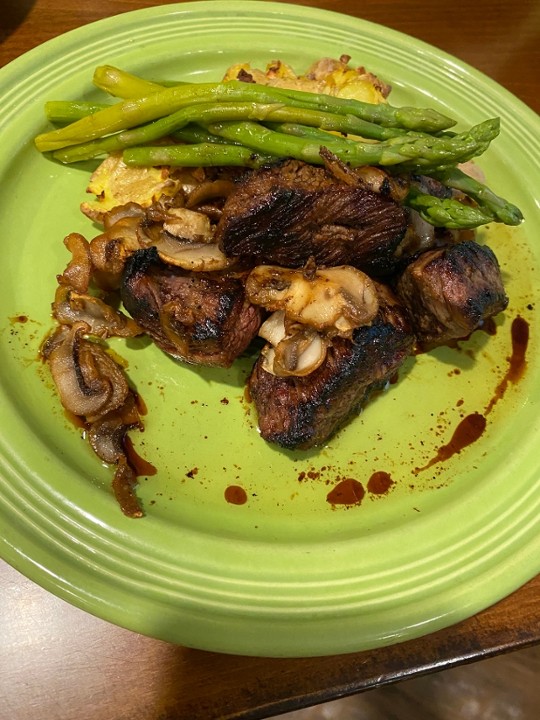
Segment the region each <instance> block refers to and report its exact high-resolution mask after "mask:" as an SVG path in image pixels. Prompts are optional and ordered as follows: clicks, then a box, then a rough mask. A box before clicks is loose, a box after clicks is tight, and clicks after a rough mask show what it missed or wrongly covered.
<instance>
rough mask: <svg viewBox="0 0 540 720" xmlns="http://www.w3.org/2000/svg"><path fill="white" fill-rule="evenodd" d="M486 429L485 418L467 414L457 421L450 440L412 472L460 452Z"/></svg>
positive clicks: (426, 467)
mask: <svg viewBox="0 0 540 720" xmlns="http://www.w3.org/2000/svg"><path fill="white" fill-rule="evenodd" d="M485 429H486V418H485V417H484V416H483V415H481V414H480V413H477V412H474V413H471V414H470V415H467V416H466V417H464V418H463V420H462V421H461V422H460V423H459V425H458V426H457V428H456V429H455V431H454V434H453V435H452V438H451V440H450V442H449V443H448V444H447V445H442V446H441V447H440V448H439V449H438V451H437V454H436V455H435V456H434V457H433V458H431V460H430V461H429V462H428V463H427V464H426V465H423V466H422V467H417V468H414V470H413V472H414V474H415V475H416V474H417V473H419V472H422V470H427V469H428V468H430V467H433V465H436V464H437V463H440V462H444V461H445V460H448V459H449V458H451V457H452V456H453V455H456V454H457V453H460V452H461V451H462V450H463V449H464V448H466V447H468V446H469V445H472V443H473V442H476V441H477V440H478V438H479V437H480V436H481V435H482V433H483V432H484V430H485Z"/></svg>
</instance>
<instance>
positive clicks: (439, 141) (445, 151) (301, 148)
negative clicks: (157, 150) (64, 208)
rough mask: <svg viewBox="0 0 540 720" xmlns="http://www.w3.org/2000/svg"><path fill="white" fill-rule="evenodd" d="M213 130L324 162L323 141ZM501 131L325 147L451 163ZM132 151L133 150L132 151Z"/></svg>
mask: <svg viewBox="0 0 540 720" xmlns="http://www.w3.org/2000/svg"><path fill="white" fill-rule="evenodd" d="M208 129H209V130H210V132H211V133H213V134H215V135H220V136H222V137H224V138H226V139H227V140H231V141H238V142H240V143H241V144H242V145H245V146H246V147H250V148H252V149H253V150H256V151H258V152H262V153H268V154H270V155H274V156H278V157H293V158H296V159H298V160H304V161H305V162H309V163H314V164H321V163H322V162H323V161H322V158H321V157H320V153H319V151H320V146H321V143H320V141H319V142H317V141H314V140H313V139H311V138H302V137H295V136H292V135H285V134H284V133H279V132H275V131H273V130H270V129H269V128H266V127H263V126H261V125H259V124H257V123H253V122H248V121H242V122H236V123H235V122H225V123H219V124H213V125H210V126H209V127H208ZM498 132H499V121H498V119H494V120H486V121H485V122H483V123H480V124H479V125H476V126H474V127H473V128H471V129H470V130H468V131H467V132H464V133H461V134H459V135H456V136H454V137H433V136H430V135H420V136H416V135H415V136H412V137H411V136H407V135H406V136H401V137H394V138H390V139H389V140H385V141H383V142H379V143H367V142H366V143H363V142H358V143H354V144H353V143H345V142H343V141H342V140H340V139H339V138H336V139H335V140H329V141H328V142H327V143H326V144H325V147H327V148H328V150H330V152H332V153H334V154H335V155H336V156H337V157H338V158H339V159H340V160H342V161H344V162H347V163H349V164H350V165H351V166H352V167H359V166H361V165H383V166H391V165H398V164H401V163H403V164H404V166H406V167H407V170H411V169H415V170H416V171H418V170H421V169H422V167H432V166H434V165H445V164H446V165H447V164H449V163H457V162H463V161H464V160H465V159H467V160H469V159H471V158H472V157H475V156H476V155H477V154H479V152H480V151H483V150H484V149H485V146H486V144H487V143H488V141H490V140H492V139H493V138H494V137H496V136H497V134H498ZM128 152H129V151H128Z"/></svg>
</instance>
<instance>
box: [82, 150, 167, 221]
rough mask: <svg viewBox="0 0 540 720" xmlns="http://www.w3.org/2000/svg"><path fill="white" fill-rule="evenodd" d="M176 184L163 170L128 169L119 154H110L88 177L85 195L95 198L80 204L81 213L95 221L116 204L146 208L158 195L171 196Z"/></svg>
mask: <svg viewBox="0 0 540 720" xmlns="http://www.w3.org/2000/svg"><path fill="white" fill-rule="evenodd" d="M177 185H178V183H177V181H175V180H172V179H171V178H170V177H169V171H168V169H167V168H154V167H148V168H142V167H141V168H132V167H128V166H127V165H125V164H124V162H123V161H122V156H121V155H120V154H112V155H110V156H109V157H108V158H107V159H106V160H104V161H103V162H102V163H101V164H100V165H99V167H98V168H97V169H96V170H95V171H94V173H93V174H92V176H91V177H90V183H89V185H88V187H87V192H88V193H91V194H92V195H95V199H94V200H88V201H86V202H83V203H82V204H81V210H82V212H83V213H84V214H85V215H87V216H88V217H90V218H92V220H97V221H99V220H100V219H101V217H102V215H103V214H104V213H106V212H108V211H109V210H111V209H112V208H114V207H117V206H118V205H125V204H126V203H128V202H134V203H138V204H139V205H141V206H142V207H149V206H150V205H151V204H152V203H153V202H155V201H156V200H158V199H159V198H160V197H161V196H162V195H167V196H170V197H172V196H173V195H174V194H175V193H176V191H177V189H178V188H177Z"/></svg>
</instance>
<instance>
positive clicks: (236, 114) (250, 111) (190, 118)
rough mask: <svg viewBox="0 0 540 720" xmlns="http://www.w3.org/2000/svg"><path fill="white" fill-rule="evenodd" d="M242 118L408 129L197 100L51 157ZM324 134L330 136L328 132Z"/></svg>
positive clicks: (372, 133) (364, 129) (387, 132)
mask: <svg viewBox="0 0 540 720" xmlns="http://www.w3.org/2000/svg"><path fill="white" fill-rule="evenodd" d="M243 119H249V120H262V121H292V122H297V121H299V120H300V121H302V122H303V123H304V124H306V125H312V126H314V127H320V128H323V129H326V130H336V131H339V132H351V133H355V134H360V133H361V134H363V135H364V136H365V137H368V138H373V139H385V138H391V137H401V136H403V135H404V134H406V133H407V131H405V130H399V129H396V128H382V127H380V126H379V125H374V124H373V123H368V122H365V121H364V120H359V119H358V118H355V117H353V116H351V115H333V114H331V113H325V112H319V111H318V110H311V109H304V108H295V107H288V106H282V105H280V104H278V103H266V104H262V103H233V102H228V103H196V104H194V105H190V106H189V107H185V108H182V109H181V110H178V111H177V112H175V113H173V114H172V115H168V116H166V117H164V118H161V119H159V120H155V121H154V122H153V123H148V124H147V125H141V126H139V127H136V128H133V129H131V130H124V131H123V132H120V133H116V134H114V135H109V136H107V137H104V138H98V139H96V140H92V141H90V142H88V143H81V144H80V145H71V146H69V147H67V148H62V149H60V150H57V151H56V152H55V153H54V154H53V157H54V158H55V159H56V160H59V161H60V162H64V163H70V162H76V161H78V160H88V159H89V158H92V157H95V156H96V155H100V154H102V153H105V152H115V151H117V150H122V149H124V148H127V147H130V146H133V145H144V144H147V143H149V142H153V141H155V140H159V139H160V138H163V137H165V136H166V135H170V134H171V133H172V132H174V131H176V130H178V129H181V128H183V127H185V126H186V125H188V124H190V123H193V122H196V123H200V124H203V125H205V124H206V125H207V124H210V123H215V122H220V121H223V120H225V121H227V120H243ZM327 137H330V138H331V136H329V135H327Z"/></svg>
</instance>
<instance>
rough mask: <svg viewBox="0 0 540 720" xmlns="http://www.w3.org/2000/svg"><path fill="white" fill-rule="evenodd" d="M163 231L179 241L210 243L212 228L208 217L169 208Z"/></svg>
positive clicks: (181, 209) (184, 209) (192, 211)
mask: <svg viewBox="0 0 540 720" xmlns="http://www.w3.org/2000/svg"><path fill="white" fill-rule="evenodd" d="M163 229H164V230H166V231H167V232H168V233H170V234H171V235H174V236H175V237H177V238H180V239H181V240H191V241H192V242H195V243H210V242H212V236H213V233H212V226H211V224H210V220H209V218H208V216H207V215H204V214H203V213H199V212H196V211H195V210H188V208H170V209H169V210H168V211H167V214H166V216H165V218H164V222H163Z"/></svg>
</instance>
